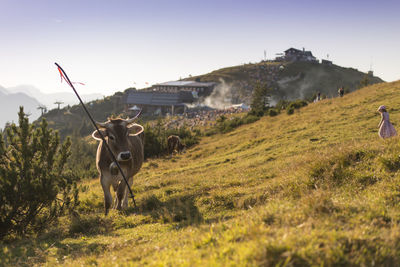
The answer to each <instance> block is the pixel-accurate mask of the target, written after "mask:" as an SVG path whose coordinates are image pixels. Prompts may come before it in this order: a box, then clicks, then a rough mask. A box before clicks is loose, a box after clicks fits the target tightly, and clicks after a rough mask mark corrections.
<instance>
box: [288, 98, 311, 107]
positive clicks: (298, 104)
mask: <svg viewBox="0 0 400 267" xmlns="http://www.w3.org/2000/svg"><path fill="white" fill-rule="evenodd" d="M307 105H308V104H307V101H304V100H300V99H299V100H296V101H293V102H290V104H289V105H288V107H287V108H288V109H290V108H293V109H299V108H302V107H305V106H307Z"/></svg>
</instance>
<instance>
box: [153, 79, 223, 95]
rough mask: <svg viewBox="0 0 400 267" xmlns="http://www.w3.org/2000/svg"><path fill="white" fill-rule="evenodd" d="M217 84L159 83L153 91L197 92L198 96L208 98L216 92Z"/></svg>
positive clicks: (193, 82) (189, 82) (191, 82)
mask: <svg viewBox="0 0 400 267" xmlns="http://www.w3.org/2000/svg"><path fill="white" fill-rule="evenodd" d="M215 85H216V83H215V82H196V81H172V82H165V83H159V84H155V85H153V86H152V90H153V91H158V92H171V93H172V92H180V91H191V92H196V93H197V95H198V96H208V95H210V94H211V93H212V91H213V90H214V87H215Z"/></svg>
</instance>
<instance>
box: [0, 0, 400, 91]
mask: <svg viewBox="0 0 400 267" xmlns="http://www.w3.org/2000/svg"><path fill="white" fill-rule="evenodd" d="M399 3H400V1H388V0H382V1H368V0H367V1H350V0H347V1H342V0H336V1H316V0H309V1H306V0H299V1H284V0H283V1H282V0H281V1H256V0H246V1H244V0H243V1H232V0H231V1H227V0H201V1H190V0H185V1H183V0H181V1H176V0H172V1H171V0H164V1H161V0H160V1H153V0H146V1H145V0H143V1H134V0H132V1H122V0H113V1H111V0H108V1H105V0H96V1H92V0H80V1H74V0H68V1H60V0H22V1H20V0H0V85H2V86H4V87H11V86H16V85H20V84H30V85H34V86H36V87H38V88H39V89H40V90H42V91H44V92H58V91H66V90H69V88H68V87H67V86H66V85H65V84H60V78H59V76H58V73H57V69H56V67H55V66H54V62H58V63H59V64H61V66H62V67H63V68H64V70H65V71H66V72H67V73H68V75H69V76H70V78H71V79H72V80H73V81H78V82H84V83H85V84H86V86H79V88H78V89H79V91H80V92H81V93H82V94H83V93H101V94H104V95H109V94H111V93H113V92H115V91H120V90H124V89H126V88H128V87H137V88H142V87H145V86H146V84H145V83H146V82H148V83H149V84H154V83H158V82H164V81H170V80H176V79H179V77H187V76H188V75H189V74H192V75H198V74H204V73H207V72H209V71H212V70H215V69H218V68H221V67H227V66H232V65H239V64H243V63H248V62H257V61H260V60H261V59H262V58H263V57H264V50H266V51H267V58H273V57H274V56H275V53H279V52H282V51H283V50H286V49H287V48H289V47H295V48H299V49H301V48H302V47H305V48H306V49H307V50H311V51H312V52H313V54H314V55H315V56H316V57H317V58H319V59H321V58H326V55H327V54H329V58H330V59H331V60H333V62H334V63H335V64H338V65H341V66H345V67H354V68H357V69H359V70H361V71H364V72H366V71H368V70H369V69H370V65H371V63H372V69H373V70H374V72H375V75H377V76H379V77H381V78H382V79H384V80H386V81H393V80H398V79H400V53H399V49H400V30H399V28H400V15H399V14H400V4H399Z"/></svg>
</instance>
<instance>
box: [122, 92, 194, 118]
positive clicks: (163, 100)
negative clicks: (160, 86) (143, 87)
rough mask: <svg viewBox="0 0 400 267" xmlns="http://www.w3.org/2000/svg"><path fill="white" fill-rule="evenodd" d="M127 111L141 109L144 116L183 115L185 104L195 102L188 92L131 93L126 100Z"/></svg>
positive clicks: (191, 94)
mask: <svg viewBox="0 0 400 267" xmlns="http://www.w3.org/2000/svg"><path fill="white" fill-rule="evenodd" d="M125 101H126V102H125V104H126V109H127V110H136V109H141V110H142V112H143V113H144V114H148V115H164V114H167V113H169V114H172V115H173V114H176V113H184V112H185V111H186V104H191V103H193V102H194V101H195V98H194V97H193V93H192V92H189V91H180V92H158V91H144V92H140V91H132V92H130V93H129V94H128V96H127V98H126V100H125Z"/></svg>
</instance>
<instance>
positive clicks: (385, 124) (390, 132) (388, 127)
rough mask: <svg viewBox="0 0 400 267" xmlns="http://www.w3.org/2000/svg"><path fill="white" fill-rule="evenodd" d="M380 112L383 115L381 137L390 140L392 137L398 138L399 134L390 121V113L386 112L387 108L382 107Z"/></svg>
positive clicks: (379, 109)
mask: <svg viewBox="0 0 400 267" xmlns="http://www.w3.org/2000/svg"><path fill="white" fill-rule="evenodd" d="M378 111H379V112H380V113H381V117H382V118H381V121H380V122H379V125H378V127H379V132H378V134H379V136H380V137H382V138H389V137H392V136H396V135H397V132H396V129H395V128H394V127H393V125H392V124H391V123H390V121H389V113H388V112H387V111H386V107H385V106H380V107H379V108H378Z"/></svg>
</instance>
